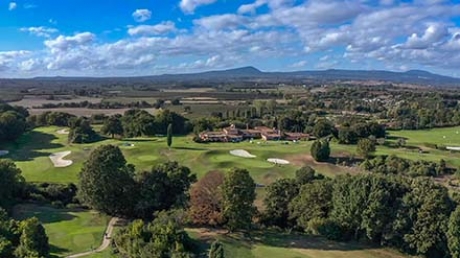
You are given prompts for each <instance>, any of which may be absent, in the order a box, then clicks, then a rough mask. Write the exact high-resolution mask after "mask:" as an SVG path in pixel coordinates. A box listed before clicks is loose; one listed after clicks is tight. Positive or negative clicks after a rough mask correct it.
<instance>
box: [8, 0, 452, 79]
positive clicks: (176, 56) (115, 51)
mask: <svg viewBox="0 0 460 258" xmlns="http://www.w3.org/2000/svg"><path fill="white" fill-rule="evenodd" d="M370 2H371V1H362V0H361V1H360V0H355V1H352V0H309V1H294V0H253V1H248V2H247V3H245V4H243V5H240V6H239V7H238V8H236V9H235V10H234V12H228V13H215V14H209V15H198V14H194V13H195V12H197V11H198V10H199V9H200V6H203V5H211V4H214V5H217V4H225V3H219V2H218V1H217V0H182V1H180V2H179V3H178V7H179V8H180V9H181V10H182V11H183V12H184V14H185V15H186V17H189V18H190V20H191V21H190V24H191V25H189V26H186V25H184V24H183V23H181V22H180V21H179V22H178V21H173V20H165V21H161V22H158V23H153V24H142V25H136V26H134V25H126V34H125V36H124V37H123V38H121V39H117V40H115V41H104V40H103V39H102V38H103V37H101V35H98V34H97V33H95V32H92V31H91V30H87V31H80V32H75V33H73V34H72V33H71V34H63V35H58V34H57V33H58V32H59V31H58V30H57V29H54V28H49V27H44V26H39V27H28V28H21V29H20V30H21V31H23V32H27V33H30V34H32V35H35V36H39V37H45V39H44V41H43V49H41V50H34V51H31V50H15V51H4V52H0V71H9V72H10V73H12V74H13V73H24V74H25V75H26V76H27V74H60V73H62V74H68V73H69V72H70V73H73V74H89V75H113V74H115V75H125V74H128V75H131V74H133V71H135V72H134V73H135V74H153V73H163V72H188V71H196V70H202V69H216V68H227V67H234V66H238V65H256V66H257V65H259V64H260V65H262V66H263V65H266V66H265V68H266V69H274V70H293V69H294V70H295V69H312V68H320V69H326V68H348V67H351V68H362V69H393V70H397V69H400V68H418V69H427V70H432V71H441V72H443V73H448V74H455V73H456V71H457V69H458V67H459V66H460V26H459V24H457V23H455V22H454V21H453V20H454V19H456V18H459V17H460V5H459V4H451V3H449V2H448V1H434V0H433V1H422V0H420V1H414V2H413V3H407V2H400V1H397V0H381V1H380V3H379V4H377V5H376V4H371V3H370ZM10 9H11V8H10ZM13 9H14V8H13ZM132 17H133V18H134V20H135V21H136V22H146V21H148V20H149V19H151V18H152V13H151V11H149V10H147V9H138V10H136V11H134V12H133V13H132ZM262 68H263V67H262ZM458 76H460V74H458Z"/></svg>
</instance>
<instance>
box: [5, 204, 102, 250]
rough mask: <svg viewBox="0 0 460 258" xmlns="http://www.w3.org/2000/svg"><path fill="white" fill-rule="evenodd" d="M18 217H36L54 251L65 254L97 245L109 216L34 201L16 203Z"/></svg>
mask: <svg viewBox="0 0 460 258" xmlns="http://www.w3.org/2000/svg"><path fill="white" fill-rule="evenodd" d="M13 217H14V218H15V219H25V218H30V217H37V218H38V219H39V220H40V221H41V222H42V223H43V225H44V227H45V229H46V234H47V235H48V237H49V243H50V245H51V253H52V254H53V255H58V256H60V257H61V256H65V255H69V254H75V253H80V252H85V251H89V250H91V247H93V248H97V247H98V246H99V245H100V244H101V242H102V239H103V236H104V231H105V229H106V227H107V223H108V221H109V217H108V216H106V215H102V214H100V213H96V212H92V211H77V210H69V209H55V208H52V207H48V206H37V205H33V204H27V205H17V206H16V207H15V208H14V211H13Z"/></svg>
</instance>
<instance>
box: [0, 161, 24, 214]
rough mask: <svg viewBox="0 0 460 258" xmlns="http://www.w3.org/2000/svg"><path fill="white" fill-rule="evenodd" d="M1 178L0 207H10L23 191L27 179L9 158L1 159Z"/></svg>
mask: <svg viewBox="0 0 460 258" xmlns="http://www.w3.org/2000/svg"><path fill="white" fill-rule="evenodd" d="M0 178H1V180H0V207H8V206H10V205H11V204H13V202H14V198H15V197H17V196H19V194H20V193H21V190H22V189H23V187H24V183H25V180H24V178H23V177H22V176H21V170H20V169H19V168H17V167H16V165H15V164H14V163H13V162H11V161H7V160H0Z"/></svg>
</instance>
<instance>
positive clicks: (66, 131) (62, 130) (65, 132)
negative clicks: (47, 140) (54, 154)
mask: <svg viewBox="0 0 460 258" xmlns="http://www.w3.org/2000/svg"><path fill="white" fill-rule="evenodd" d="M56 133H57V134H69V130H67V129H61V130H57V131H56Z"/></svg>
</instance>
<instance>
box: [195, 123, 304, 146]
mask: <svg viewBox="0 0 460 258" xmlns="http://www.w3.org/2000/svg"><path fill="white" fill-rule="evenodd" d="M200 138H201V140H203V141H206V142H240V141H243V140H247V139H263V140H265V141H279V140H288V141H300V140H310V139H312V138H311V136H310V135H309V134H304V133H289V132H288V133H281V132H280V130H277V129H276V128H270V127H267V126H256V127H255V128H254V129H249V128H247V129H245V130H243V129H238V128H236V127H235V125H233V124H232V125H230V126H229V127H226V128H224V129H222V131H213V132H202V133H201V134H200Z"/></svg>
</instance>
